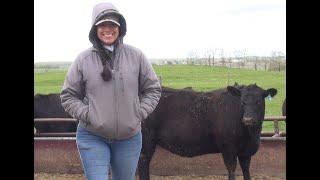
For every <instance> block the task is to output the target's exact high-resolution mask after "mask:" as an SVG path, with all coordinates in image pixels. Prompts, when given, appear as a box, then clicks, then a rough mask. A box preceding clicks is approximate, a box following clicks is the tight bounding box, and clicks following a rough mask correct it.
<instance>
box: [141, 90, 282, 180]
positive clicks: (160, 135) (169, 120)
mask: <svg viewBox="0 0 320 180" xmlns="http://www.w3.org/2000/svg"><path fill="white" fill-rule="evenodd" d="M276 94H277V90H276V89H274V88H270V89H267V90H264V89H262V88H260V87H259V86H257V85H256V84H251V85H248V86H245V85H242V86H238V85H236V86H228V87H227V88H225V89H219V90H216V91H211V92H209V93H201V92H195V91H185V90H183V91H178V92H173V93H170V95H165V96H164V95H162V96H161V98H160V101H159V104H158V106H157V108H156V109H155V110H154V112H153V113H152V114H151V115H150V116H149V117H148V118H147V119H146V120H145V121H143V123H142V135H143V146H142V152H141V157H140V160H139V177H140V179H141V180H149V179H150V176H149V165H150V161H151V159H152V156H153V154H154V152H155V149H156V145H160V146H161V147H162V148H164V149H167V150H169V151H170V152H172V153H174V154H178V155H180V156H184V157H193V156H198V155H203V154H208V153H222V156H223V160H224V163H225V166H226V168H227V170H228V177H229V180H234V179H235V169H236V165H237V158H238V159H239V162H240V166H241V169H242V172H243V176H244V179H245V180H249V179H251V178H250V172H249V167H250V160H251V156H252V155H254V154H255V153H256V152H257V150H258V148H259V144H260V135H261V130H262V122H263V119H264V114H265V100H264V98H265V97H267V96H269V95H270V96H272V97H273V96H274V95H276Z"/></svg>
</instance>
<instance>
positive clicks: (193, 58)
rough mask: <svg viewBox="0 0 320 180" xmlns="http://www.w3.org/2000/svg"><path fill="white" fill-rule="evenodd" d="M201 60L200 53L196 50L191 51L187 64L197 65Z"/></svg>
mask: <svg viewBox="0 0 320 180" xmlns="http://www.w3.org/2000/svg"><path fill="white" fill-rule="evenodd" d="M198 59H199V55H198V52H197V51H195V50H192V51H189V53H188V56H187V64H195V62H196V60H198Z"/></svg>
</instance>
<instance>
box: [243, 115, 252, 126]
mask: <svg viewBox="0 0 320 180" xmlns="http://www.w3.org/2000/svg"><path fill="white" fill-rule="evenodd" d="M242 122H243V124H244V125H246V126H252V125H253V124H254V120H253V118H251V117H243V118H242Z"/></svg>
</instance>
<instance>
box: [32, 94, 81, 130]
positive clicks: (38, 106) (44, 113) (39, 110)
mask: <svg viewBox="0 0 320 180" xmlns="http://www.w3.org/2000/svg"><path fill="white" fill-rule="evenodd" d="M34 118H72V117H71V116H70V115H69V114H68V113H66V112H65V110H64V109H63V107H62V105H61V99H60V94H59V93H53V94H36V95H35V96H34ZM35 128H36V130H37V132H38V133H44V132H75V131H76V128H77V123H64V124H61V123H60V124H56V123H35Z"/></svg>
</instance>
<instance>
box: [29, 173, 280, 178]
mask: <svg viewBox="0 0 320 180" xmlns="http://www.w3.org/2000/svg"><path fill="white" fill-rule="evenodd" d="M34 179H35V180H85V178H84V175H83V174H48V173H36V174H34ZM150 179H151V180H226V179H228V178H227V176H154V175H151V177H150ZM236 179H237V180H243V177H242V176H237V177H236ZM136 180H138V177H137V178H136ZM252 180H285V178H280V177H272V176H265V175H256V176H252Z"/></svg>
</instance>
